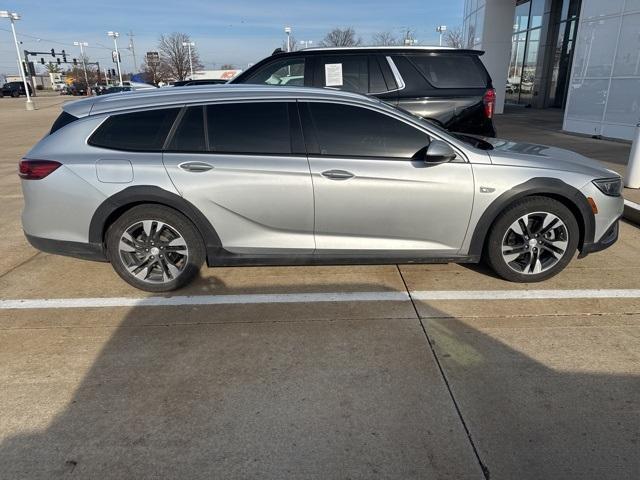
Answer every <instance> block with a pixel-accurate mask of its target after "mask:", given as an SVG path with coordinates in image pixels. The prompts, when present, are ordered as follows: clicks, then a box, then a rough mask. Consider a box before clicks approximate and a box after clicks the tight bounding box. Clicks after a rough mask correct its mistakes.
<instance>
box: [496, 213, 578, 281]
mask: <svg viewBox="0 0 640 480" xmlns="http://www.w3.org/2000/svg"><path fill="white" fill-rule="evenodd" d="M568 244H569V230H568V229H567V226H566V225H565V223H564V222H563V221H562V220H561V219H560V217H558V216H557V215H554V214H552V213H549V212H533V213H528V214H525V215H522V216H521V217H520V218H518V219H517V220H516V221H515V222H513V223H512V224H511V226H510V227H509V228H508V229H507V231H506V233H505V234H504V237H503V239H502V258H503V260H504V261H505V263H506V264H507V265H508V266H509V268H511V269H512V270H513V271H515V272H517V273H521V274H526V275H534V274H539V273H543V272H546V271H547V270H549V269H551V268H553V267H554V266H555V265H556V264H557V263H558V262H559V261H560V260H561V259H562V258H563V257H564V255H565V253H566V251H567V246H568Z"/></svg>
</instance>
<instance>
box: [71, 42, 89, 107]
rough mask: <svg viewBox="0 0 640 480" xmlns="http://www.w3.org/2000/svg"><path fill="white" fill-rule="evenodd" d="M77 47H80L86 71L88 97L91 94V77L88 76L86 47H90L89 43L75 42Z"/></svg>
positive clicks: (85, 79)
mask: <svg viewBox="0 0 640 480" xmlns="http://www.w3.org/2000/svg"><path fill="white" fill-rule="evenodd" d="M73 44H74V45H75V46H76V47H80V57H81V58H82V68H83V69H84V81H85V82H86V83H87V92H86V94H87V95H90V94H91V88H90V87H89V75H87V64H86V62H85V58H84V47H88V46H89V44H88V43H87V42H73Z"/></svg>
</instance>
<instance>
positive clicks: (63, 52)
mask: <svg viewBox="0 0 640 480" xmlns="http://www.w3.org/2000/svg"><path fill="white" fill-rule="evenodd" d="M62 61H64V63H67V52H65V51H64V50H62Z"/></svg>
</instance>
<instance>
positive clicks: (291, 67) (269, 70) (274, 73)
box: [244, 58, 304, 86]
mask: <svg viewBox="0 0 640 480" xmlns="http://www.w3.org/2000/svg"><path fill="white" fill-rule="evenodd" d="M244 83H253V84H264V85H289V86H291V85H293V86H303V85H304V58H284V59H282V60H279V61H276V62H272V63H269V64H267V65H265V66H263V67H262V68H260V69H258V70H257V71H256V72H255V73H254V74H253V75H251V76H250V77H249V78H248V79H247V80H246V81H245V82H244Z"/></svg>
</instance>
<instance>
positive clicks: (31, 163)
mask: <svg viewBox="0 0 640 480" xmlns="http://www.w3.org/2000/svg"><path fill="white" fill-rule="evenodd" d="M60 165H62V164H61V163H60V162H55V161H53V160H29V159H28V158H23V159H22V160H20V166H19V169H18V175H20V177H21V178H24V179H25V180H40V179H42V178H44V177H46V176H47V175H49V174H50V173H52V172H53V171H54V170H56V169H57V168H58V167H59V166H60Z"/></svg>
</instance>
